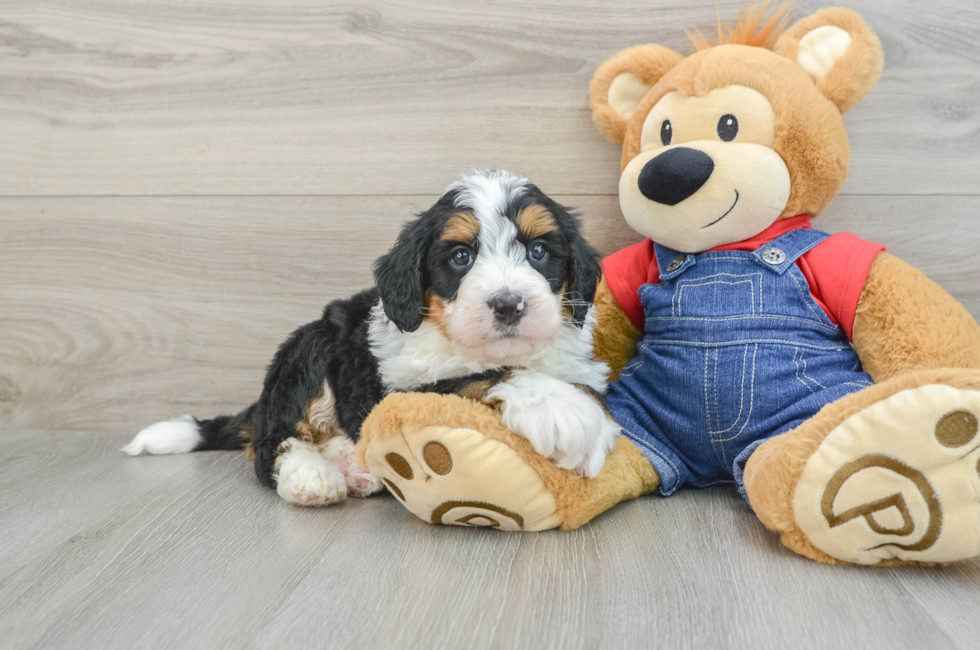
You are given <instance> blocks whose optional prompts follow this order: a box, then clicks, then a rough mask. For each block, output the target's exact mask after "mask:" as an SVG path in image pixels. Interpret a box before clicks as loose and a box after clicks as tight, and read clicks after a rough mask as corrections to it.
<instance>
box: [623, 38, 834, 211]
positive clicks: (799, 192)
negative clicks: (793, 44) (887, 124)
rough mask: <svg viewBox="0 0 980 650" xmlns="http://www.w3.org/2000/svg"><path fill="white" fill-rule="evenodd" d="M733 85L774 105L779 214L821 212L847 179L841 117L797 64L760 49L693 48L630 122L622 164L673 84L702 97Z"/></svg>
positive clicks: (634, 150) (631, 154)
mask: <svg viewBox="0 0 980 650" xmlns="http://www.w3.org/2000/svg"><path fill="white" fill-rule="evenodd" d="M733 84H737V85H741V86H746V87H748V88H751V89H753V90H756V91H758V92H759V93H761V94H762V95H763V96H764V97H766V98H767V99H768V100H769V102H770V103H771V104H772V107H773V111H774V113H775V115H776V133H775V139H774V141H773V149H774V150H775V151H777V152H778V153H779V155H780V156H781V157H782V159H783V161H784V162H785V163H786V167H787V169H788V170H789V173H790V183H791V185H792V190H791V193H790V197H789V201H788V202H787V205H786V207H785V209H784V210H783V212H782V217H783V218H788V217H792V216H796V215H798V214H808V215H811V216H816V215H818V214H820V213H821V212H822V211H823V210H824V208H826V207H827V205H828V204H829V203H830V201H831V200H832V199H833V198H834V197H835V196H837V193H838V192H839V191H840V188H841V185H843V183H844V179H845V178H846V177H847V170H848V167H849V165H850V145H849V144H848V140H847V132H846V130H845V128H844V120H843V118H842V117H841V114H840V111H839V110H838V109H837V107H836V106H835V105H834V104H833V103H831V102H830V101H829V100H828V99H826V98H825V97H823V96H822V95H820V93H819V92H817V90H816V87H815V86H814V84H813V81H812V80H811V79H810V77H808V76H807V75H806V73H805V72H803V70H801V69H800V67H799V66H798V65H796V63H794V62H793V61H791V60H789V59H786V58H784V57H782V56H779V55H776V54H773V53H772V52H770V51H768V50H765V49H762V48H758V47H749V46H745V45H721V46H717V47H713V48H711V49H708V50H704V51H702V52H698V53H696V54H692V55H691V56H690V57H688V58H686V59H684V60H683V61H682V62H681V63H679V64H678V65H677V67H675V68H674V69H673V70H671V71H670V72H668V73H667V74H665V75H664V77H663V78H662V79H661V81H660V83H658V84H657V85H656V86H655V87H654V88H653V90H651V92H650V94H648V95H647V96H646V98H644V99H643V101H642V102H640V104H639V106H637V108H636V112H635V113H634V114H633V117H632V118H631V119H630V120H629V123H628V124H627V127H626V135H625V139H624V141H623V155H622V159H621V161H620V164H621V168H622V169H625V168H626V165H628V164H629V162H630V161H631V160H633V158H635V157H636V156H637V155H639V153H640V135H641V131H642V128H643V121H644V120H645V119H646V117H647V115H648V114H649V113H650V109H652V108H653V106H654V105H655V104H656V103H657V102H658V101H660V99H661V98H662V97H663V96H664V95H666V94H667V93H669V92H672V91H675V90H677V91H680V92H682V93H684V94H686V95H689V96H694V97H703V96H704V95H706V94H708V93H709V92H711V91H712V90H714V89H716V88H725V87H727V86H730V85H733Z"/></svg>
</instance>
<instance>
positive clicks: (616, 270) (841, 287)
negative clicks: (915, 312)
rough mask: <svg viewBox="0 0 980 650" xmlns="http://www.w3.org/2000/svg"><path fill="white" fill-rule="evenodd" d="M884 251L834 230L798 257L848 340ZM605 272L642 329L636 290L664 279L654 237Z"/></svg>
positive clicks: (801, 224) (763, 237) (775, 233)
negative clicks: (870, 275) (876, 261)
mask: <svg viewBox="0 0 980 650" xmlns="http://www.w3.org/2000/svg"><path fill="white" fill-rule="evenodd" d="M810 227H811V226H810V217H808V216H806V215H799V216H796V217H790V218H789V219H784V220H782V221H777V222H776V223H774V224H773V225H771V226H769V227H768V228H766V229H765V230H764V231H762V232H761V233H759V234H758V235H756V236H755V237H752V238H750V239H746V240H744V241H740V242H738V243H736V244H725V245H724V246H718V247H717V248H712V249H711V251H732V250H735V251H754V250H757V249H758V248H759V247H761V246H762V245H763V244H765V243H767V242H770V241H772V240H773V239H776V238H777V237H779V236H780V235H784V234H786V233H787V232H789V231H790V230H796V229H797V228H810ZM883 250H885V247H884V246H882V245H881V244H876V243H874V242H869V241H865V240H863V239H861V238H860V237H857V236H856V235H852V234H851V233H849V232H841V233H837V234H836V235H831V236H830V237H828V238H827V239H826V240H824V241H823V242H821V243H820V244H818V245H817V246H815V247H814V248H812V249H811V250H810V251H808V252H807V253H805V254H804V255H803V256H802V257H800V258H799V259H798V260H797V261H796V265H797V266H798V267H799V268H800V270H801V271H802V272H803V276H804V277H805V278H806V280H807V282H808V283H809V284H810V293H811V295H812V296H813V299H814V300H816V301H817V304H818V305H820V306H821V307H822V308H823V310H824V311H825V312H826V313H827V316H829V317H830V320H832V321H833V322H834V323H836V324H837V325H839V326H840V327H841V328H842V329H843V330H844V332H845V333H846V334H847V338H848V340H851V339H852V338H853V329H852V328H853V326H854V314H855V312H856V311H857V304H858V300H860V298H861V291H862V289H864V282H865V280H866V279H867V277H868V271H870V270H871V264H872V262H874V259H875V256H876V255H877V254H878V253H879V252H881V251H883ZM709 252H710V251H709ZM602 271H603V273H604V274H605V276H606V282H608V283H609V288H610V289H611V290H612V293H613V296H615V297H616V301H617V302H618V303H619V306H620V307H622V308H623V311H624V312H626V315H627V316H629V318H630V320H631V321H633V324H634V325H636V327H637V328H638V329H640V330H642V329H643V323H644V320H645V318H646V317H645V315H644V313H643V304H642V303H641V302H640V298H639V296H638V295H637V292H638V291H639V290H640V287H641V286H642V285H644V284H659V283H660V270H659V268H658V267H657V256H656V253H655V252H654V248H653V241H652V240H650V239H647V240H645V241H641V242H640V243H638V244H633V245H632V246H627V247H626V248H624V249H623V250H621V251H618V252H616V253H613V254H612V255H610V256H609V257H607V258H606V259H604V260H603V261H602Z"/></svg>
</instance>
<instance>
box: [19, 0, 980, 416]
mask: <svg viewBox="0 0 980 650" xmlns="http://www.w3.org/2000/svg"><path fill="white" fill-rule="evenodd" d="M740 4H741V3H740V2H733V1H729V0H723V1H721V2H715V1H713V0H711V1H707V0H696V1H693V2H677V1H676V0H675V1H673V2H638V1H630V0H623V1H620V2H617V3H615V4H612V3H607V2H603V1H601V0H591V1H590V0H561V1H546V2H515V1H495V2H458V1H454V0H406V1H381V0H373V1H372V0H350V1H348V2H343V3H341V2H334V1H332V0H289V1H288V2H272V1H271V0H234V1H231V0H229V1H227V2H226V1H224V0H186V1H185V0H163V1H161V2H158V3H152V4H149V3H132V2H127V1H123V0H90V1H89V2H86V3H77V2H70V1H65V2H41V1H38V2H5V3H3V4H2V5H0V429H3V428H8V429H9V428H12V427H18V428H37V429H70V430H105V431H131V430H135V429H138V428H139V427H141V426H143V425H145V424H147V423H149V422H151V421H153V420H156V419H161V418H165V417H171V416H173V415H179V414H182V413H185V412H192V413H195V414H197V415H200V416H210V415H214V414H217V413H221V412H228V411H233V410H237V409H238V408H239V407H241V406H243V405H245V404H247V403H248V402H249V401H251V400H252V399H254V398H255V397H256V396H257V394H258V388H259V384H260V381H261V377H262V373H263V368H264V365H265V364H266V363H267V362H268V360H269V359H270V357H271V355H272V353H273V351H274V350H275V347H276V346H277V344H278V343H279V342H280V341H281V340H282V339H283V338H284V337H285V336H286V335H287V334H288V332H289V331H291V330H292V329H293V328H295V327H296V326H298V325H299V324H301V323H303V322H305V321H307V320H310V319H312V318H314V317H316V316H317V315H318V313H319V311H320V309H321V307H322V305H323V304H324V303H325V302H327V301H329V300H331V299H334V298H337V297H341V296H344V295H347V294H349V293H352V292H353V291H355V290H357V289H359V288H362V287H364V286H366V285H367V284H368V283H369V281H370V274H369V267H370V263H371V261H372V260H373V259H374V258H375V257H376V256H378V255H379V254H381V253H382V252H383V251H384V250H385V249H386V248H387V247H388V246H389V245H390V243H391V242H392V240H393V237H394V235H395V233H396V231H397V229H398V227H399V225H400V224H401V223H402V222H403V221H404V220H405V219H407V218H408V217H409V215H410V214H411V213H412V212H413V211H416V210H420V209H423V208H424V207H426V206H427V205H428V204H430V203H431V202H432V201H433V200H434V199H435V198H436V197H437V195H438V194H439V193H440V192H441V190H442V189H443V188H444V187H445V185H447V184H448V183H449V182H450V181H452V180H453V178H454V177H455V176H456V175H457V174H458V173H460V172H461V171H463V170H466V169H468V168H473V167H496V168H506V169H510V170H512V171H515V172H518V173H521V174H524V175H527V176H528V177H530V178H531V179H532V180H534V181H535V182H537V183H538V184H539V185H540V186H541V187H542V189H544V190H545V191H546V192H548V193H549V194H551V195H553V196H555V197H556V198H557V199H558V200H560V201H562V202H565V203H568V204H571V205H574V206H577V207H579V208H580V209H581V211H582V214H583V216H584V220H585V222H586V229H587V233H588V235H589V236H590V237H591V238H592V239H593V241H594V242H595V243H596V244H597V246H598V247H599V248H600V249H601V250H602V252H604V253H609V252H612V251H614V250H616V249H617V248H619V247H621V246H623V245H626V244H628V243H631V242H632V241H635V240H636V235H635V234H633V233H632V232H630V230H629V229H628V227H627V226H626V225H625V223H623V221H622V218H621V216H620V215H619V208H618V202H617V199H616V188H617V181H618V177H619V165H618V159H619V151H618V149H617V148H616V147H615V146H613V145H610V144H609V143H607V142H606V141H605V140H604V139H603V138H602V137H601V136H600V135H599V134H598V132H597V131H596V130H595V128H594V127H593V126H592V124H591V117H590V112H589V108H588V102H587V87H588V81H589V79H590V77H591V75H592V72H593V71H594V70H595V68H596V67H597V66H598V65H599V64H600V63H602V61H604V60H605V59H606V58H608V57H609V56H611V55H612V54H614V53H615V52H616V51H618V50H620V49H623V48H626V47H629V46H632V45H636V44H640V43H647V42H658V43H661V44H664V45H667V46H670V47H673V48H675V49H678V50H680V51H688V50H689V49H690V48H689V46H688V45H687V41H686V38H685V36H684V35H683V28H685V27H705V26H710V25H711V24H712V23H713V21H714V19H715V11H716V7H717V8H718V11H719V12H720V14H721V16H722V17H723V18H726V19H732V18H734V17H735V15H736V14H737V12H738V8H739V6H740ZM826 4H827V3H822V2H798V3H797V6H796V9H795V15H796V16H797V17H802V16H804V15H806V14H808V13H810V12H811V11H813V10H815V9H817V8H819V7H822V6H826ZM847 5H848V6H850V7H852V8H854V9H856V10H857V11H859V12H860V13H861V14H862V15H863V16H864V17H865V19H866V20H867V21H868V22H869V23H870V24H871V26H872V28H873V29H875V30H876V31H877V33H878V34H879V36H880V37H881V40H882V43H883V45H884V49H885V62H886V63H885V71H884V74H883V76H882V80H881V82H880V83H879V85H878V87H877V88H876V89H875V90H874V91H873V92H872V94H871V95H870V96H869V97H868V98H867V99H866V100H865V101H864V102H862V103H861V104H859V105H858V106H857V107H856V108H854V109H853V110H852V111H851V112H850V113H848V114H847V115H846V116H845V120H846V122H847V125H848V128H849V132H850V136H851V145H852V150H853V154H852V166H851V173H850V177H849V179H848V181H847V183H846V184H845V186H844V190H843V192H842V195H841V196H840V197H839V198H838V199H837V200H836V201H835V202H834V203H833V204H832V205H831V207H830V208H829V209H828V211H827V212H826V213H825V215H824V216H822V217H821V218H820V220H819V221H818V225H819V227H822V228H823V229H825V230H831V231H837V230H844V229H847V230H851V231H854V232H856V233H857V234H859V235H861V236H863V237H866V238H868V239H874V240H878V241H883V242H885V243H886V244H888V246H889V248H890V250H891V251H892V252H894V253H896V254H897V255H899V256H901V257H903V258H905V259H906V260H908V261H909V262H911V263H913V264H915V265H917V266H919V267H920V268H922V269H923V270H924V271H925V272H926V273H927V274H929V275H930V276H931V277H933V278H934V279H936V280H937V281H939V282H940V283H941V284H942V285H943V286H945V287H946V288H947V289H948V290H949V291H950V292H951V293H953V294H954V295H955V296H956V297H957V298H959V299H960V300H961V301H963V302H964V303H965V304H966V305H967V307H968V308H969V309H970V310H971V311H972V313H973V314H974V315H975V316H980V286H978V282H977V280H976V278H977V276H978V271H980V260H978V259H977V256H976V253H977V251H978V249H980V227H978V223H977V216H976V215H977V213H978V209H980V135H978V129H980V113H978V105H980V39H977V37H976V35H977V34H978V33H980V7H978V5H977V3H975V2H973V1H972V0H953V1H949V2H931V3H929V4H928V7H927V8H925V7H923V5H922V4H921V3H917V2H912V1H910V0H900V1H892V0H849V2H847Z"/></svg>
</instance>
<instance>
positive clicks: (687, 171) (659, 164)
mask: <svg viewBox="0 0 980 650" xmlns="http://www.w3.org/2000/svg"><path fill="white" fill-rule="evenodd" d="M714 169H715V162H714V161H713V160H712V159H711V156H709V155H708V154H706V153H704V152H703V151H698V150H697V149H690V148H688V147H677V148H676V149H668V150H667V151H665V152H663V153H662V154H660V155H659V156H657V157H656V158H652V159H650V161H649V162H647V164H645V165H643V169H641V170H640V177H639V178H638V179H637V185H639V187H640V192H641V193H642V194H643V196H645V197H647V198H648V199H650V200H651V201H656V202H657V203H663V204H664V205H677V204H678V203H680V202H681V201H683V200H684V199H686V198H687V197H689V196H691V195H692V194H694V193H695V192H697V191H698V190H699V189H701V186H702V185H704V184H705V183H706V182H707V181H708V178H709V177H710V176H711V172H713V171H714Z"/></svg>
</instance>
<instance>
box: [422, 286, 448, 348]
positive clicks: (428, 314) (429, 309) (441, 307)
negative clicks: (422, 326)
mask: <svg viewBox="0 0 980 650" xmlns="http://www.w3.org/2000/svg"><path fill="white" fill-rule="evenodd" d="M445 318H446V301H445V300H443V299H442V298H440V297H439V296H437V295H436V294H435V293H434V292H432V291H427V292H426V294H425V316H423V319H424V320H425V321H427V322H429V323H433V324H434V325H435V326H436V327H438V328H439V331H440V332H442V335H443V336H445V337H446V338H447V339H448V338H449V333H448V332H447V331H446V321H445Z"/></svg>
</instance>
